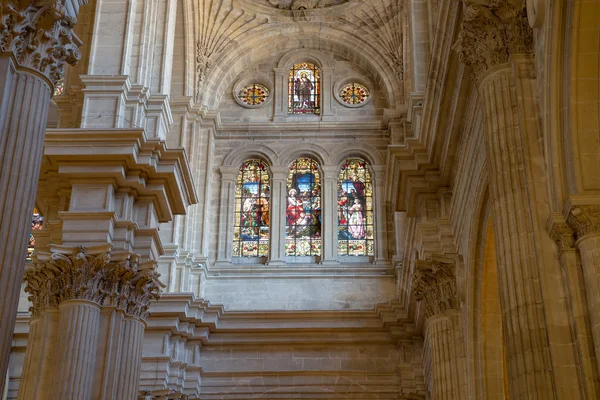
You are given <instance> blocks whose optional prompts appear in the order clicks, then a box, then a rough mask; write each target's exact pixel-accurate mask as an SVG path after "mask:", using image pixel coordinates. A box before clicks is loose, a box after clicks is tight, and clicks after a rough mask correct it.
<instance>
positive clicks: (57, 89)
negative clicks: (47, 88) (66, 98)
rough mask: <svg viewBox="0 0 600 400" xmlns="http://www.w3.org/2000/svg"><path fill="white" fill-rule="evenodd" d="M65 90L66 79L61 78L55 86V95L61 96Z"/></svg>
mask: <svg viewBox="0 0 600 400" xmlns="http://www.w3.org/2000/svg"><path fill="white" fill-rule="evenodd" d="M64 92H65V80H64V79H61V80H59V81H58V82H56V85H55V86H54V95H53V96H61V95H62V94H63V93H64Z"/></svg>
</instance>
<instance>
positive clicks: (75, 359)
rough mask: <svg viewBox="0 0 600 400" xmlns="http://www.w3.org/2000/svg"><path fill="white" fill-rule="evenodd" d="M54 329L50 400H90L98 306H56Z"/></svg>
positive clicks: (76, 302) (67, 303) (81, 302)
mask: <svg viewBox="0 0 600 400" xmlns="http://www.w3.org/2000/svg"><path fill="white" fill-rule="evenodd" d="M58 327H59V331H58V334H57V339H58V345H57V348H56V359H55V364H54V369H53V378H52V383H51V384H52V386H51V389H50V393H52V396H51V397H50V398H51V399H64V400H71V399H73V400H85V399H91V398H92V394H93V392H92V385H93V380H94V367H95V363H96V347H97V345H98V330H99V328H100V306H98V305H97V304H94V303H92V302H89V301H85V300H69V301H65V302H64V303H62V304H61V305H60V306H59V316H58Z"/></svg>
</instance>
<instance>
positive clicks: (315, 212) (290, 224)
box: [285, 158, 322, 257]
mask: <svg viewBox="0 0 600 400" xmlns="http://www.w3.org/2000/svg"><path fill="white" fill-rule="evenodd" d="M287 193H288V196H287V202H286V212H285V217H286V239H285V253H286V255H288V256H297V257H302V256H320V255H321V244H322V240H321V174H320V172H319V166H318V164H317V163H316V162H315V161H313V160H311V159H308V158H299V159H297V160H296V161H294V162H292V164H291V165H290V173H289V176H288V182H287Z"/></svg>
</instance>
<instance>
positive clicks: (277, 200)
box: [268, 167, 288, 265]
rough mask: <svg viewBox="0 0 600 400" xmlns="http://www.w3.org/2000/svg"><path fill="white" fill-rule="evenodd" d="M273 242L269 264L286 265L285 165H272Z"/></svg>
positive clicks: (286, 171)
mask: <svg viewBox="0 0 600 400" xmlns="http://www.w3.org/2000/svg"><path fill="white" fill-rule="evenodd" d="M271 172H272V174H273V176H272V184H271V244H270V248H269V261H268V264H269V265H285V263H286V262H285V218H283V217H282V216H284V215H285V209H286V199H287V193H286V189H287V183H286V182H287V175H288V169H287V168H285V167H271Z"/></svg>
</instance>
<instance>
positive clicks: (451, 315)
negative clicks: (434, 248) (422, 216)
mask: <svg viewBox="0 0 600 400" xmlns="http://www.w3.org/2000/svg"><path fill="white" fill-rule="evenodd" d="M415 269H416V271H415V273H414V276H413V292H414V295H415V299H416V300H417V301H418V302H419V303H420V307H419V310H420V312H423V313H424V314H425V319H426V321H425V356H424V367H425V377H426V380H427V382H428V387H429V390H430V391H431V398H433V399H436V400H437V399H441V400H444V399H448V400H458V399H463V398H464V397H465V396H464V391H463V390H462V387H461V386H462V385H461V376H460V374H461V368H460V364H459V362H458V353H457V345H456V342H457V335H456V332H457V326H458V320H459V311H458V309H459V302H458V296H457V290H456V278H455V275H454V265H453V264H451V263H440V262H432V261H417V265H416V266H415Z"/></svg>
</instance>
